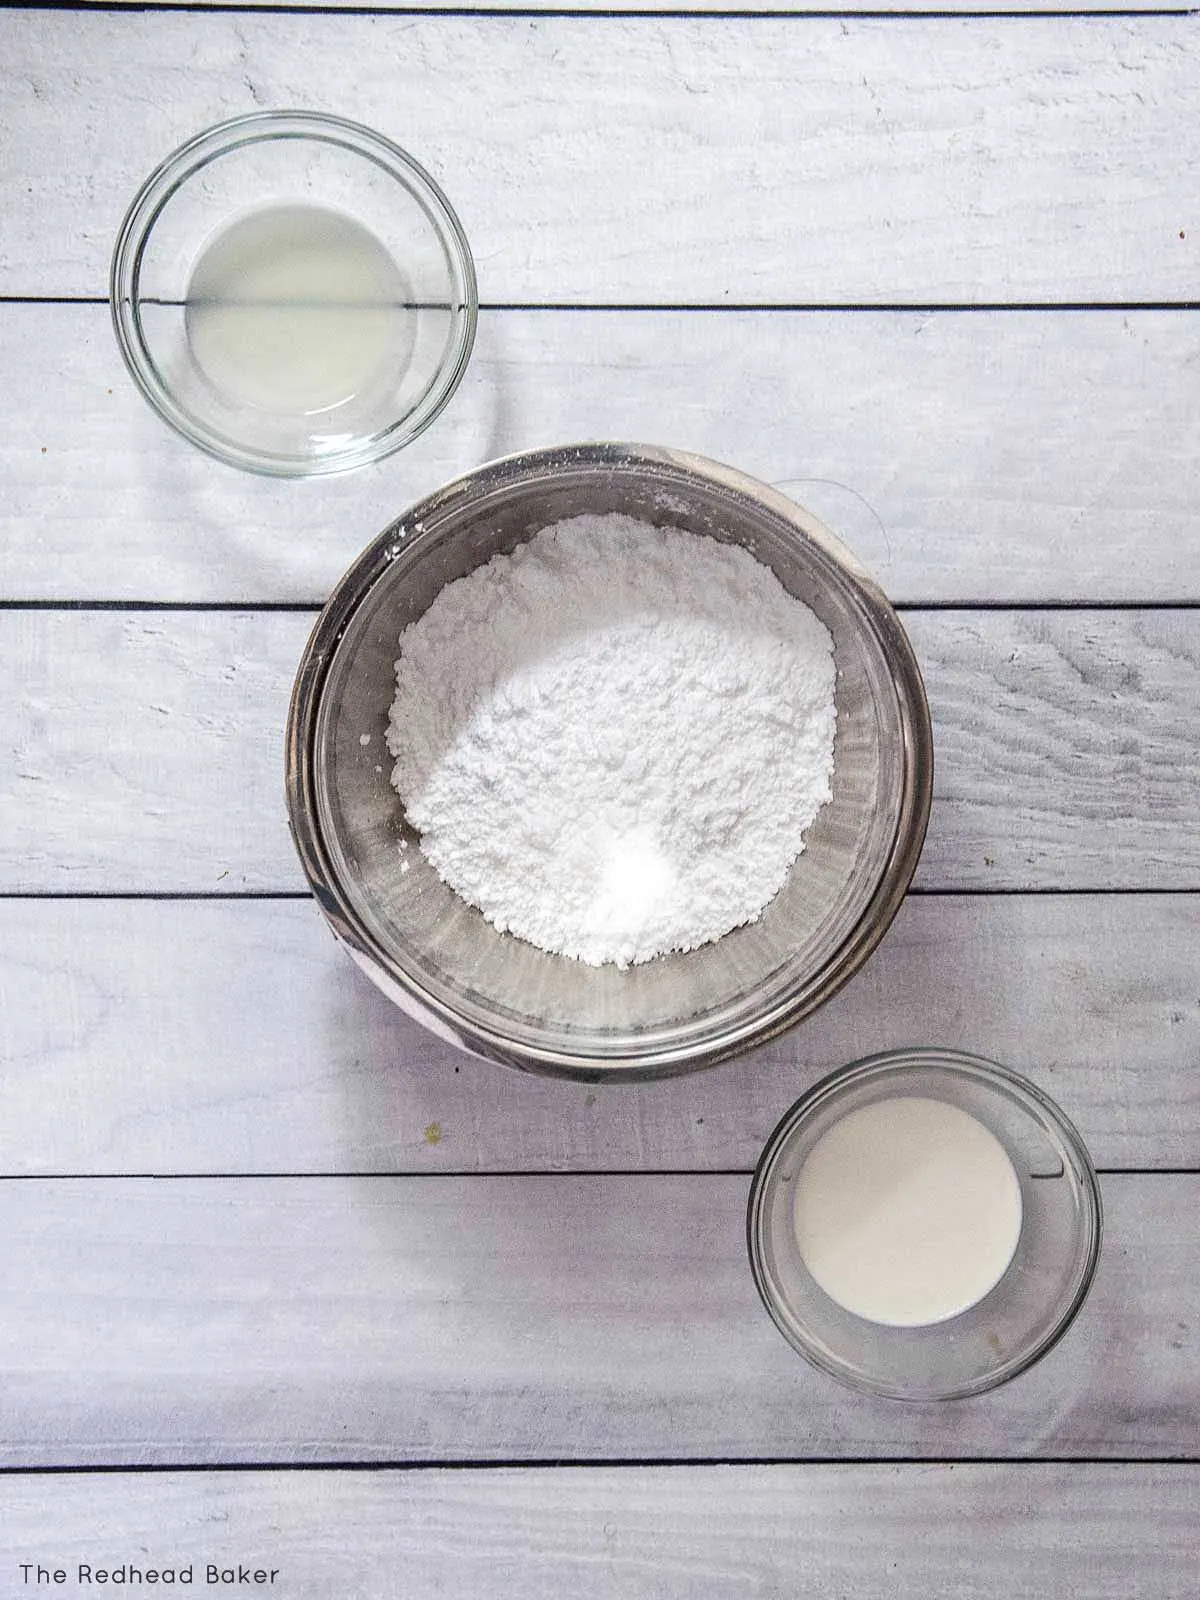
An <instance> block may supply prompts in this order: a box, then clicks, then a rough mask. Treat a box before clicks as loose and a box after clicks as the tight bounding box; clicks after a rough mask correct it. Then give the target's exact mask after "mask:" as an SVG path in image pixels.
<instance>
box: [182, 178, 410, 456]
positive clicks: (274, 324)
mask: <svg viewBox="0 0 1200 1600" xmlns="http://www.w3.org/2000/svg"><path fill="white" fill-rule="evenodd" d="M411 302H412V295H411V293H410V292H409V289H408V285H407V283H406V281H405V279H404V277H403V275H402V274H401V272H400V270H399V268H398V267H397V265H396V263H395V261H394V260H393V259H392V257H391V255H390V254H389V253H388V251H387V250H386V249H385V248H384V246H383V245H382V244H381V243H380V242H379V240H378V239H377V238H376V237H375V236H374V234H372V233H371V232H369V231H368V230H367V229H366V228H364V227H363V226H362V225H361V224H360V223H358V222H355V221H354V220H353V219H352V218H350V217H347V216H343V215H342V214H341V213H339V212H337V211H334V210H331V209H328V208H326V207H324V206H314V205H302V204H288V205H274V206H267V207H263V208H261V209H259V210H256V211H252V212H250V213H248V214H247V215H245V216H243V217H240V218H238V219H237V221H235V222H233V223H231V224H230V225H229V226H228V227H226V228H224V229H223V230H222V231H221V232H220V233H219V234H218V235H217V236H216V237H215V238H214V239H213V240H212V242H211V243H210V244H209V245H208V246H207V247H206V248H205V250H204V251H203V253H202V254H201V256H200V258H199V260H198V261H197V263H196V265H195V268H194V269H193V272H192V275H191V280H190V282H189V285H188V290H187V303H186V307H185V325H186V330H187V340H188V345H189V347H190V350H191V355H192V358H193V360H194V361H195V364H196V366H197V367H198V368H199V370H200V372H201V373H202V374H203V377H204V379H205V380H206V381H207V383H208V384H209V385H210V386H211V387H212V388H213V389H214V390H216V391H217V393H218V394H219V396H220V397H221V399H222V400H223V401H224V402H225V403H227V404H231V405H236V406H246V407H251V408H254V409H257V410H260V411H267V412H273V413H276V414H281V415H290V416H296V417H314V418H325V417H328V418H329V420H330V422H331V423H333V424H334V425H335V426H336V425H339V424H340V422H341V421H342V419H343V418H344V416H345V413H346V412H347V411H348V410H350V411H359V410H361V409H363V408H364V407H365V408H369V407H371V406H373V405H376V404H378V403H379V401H380V400H381V399H383V397H384V396H385V395H386V394H387V392H388V391H389V389H391V388H394V387H395V386H396V385H397V384H398V382H399V381H400V378H401V376H402V374H403V371H404V369H405V367H406V366H407V363H408V359H409V356H410V354H411V349H412V343H413V337H414V328H415V320H416V312H415V308H414V307H413V305H412V303H411Z"/></svg>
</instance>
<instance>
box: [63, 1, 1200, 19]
mask: <svg viewBox="0 0 1200 1600" xmlns="http://www.w3.org/2000/svg"><path fill="white" fill-rule="evenodd" d="M74 3H75V4H76V5H77V6H79V7H80V8H81V9H84V10H86V9H87V8H88V7H89V6H92V5H99V6H104V7H106V8H108V7H113V6H130V7H136V8H137V9H139V10H141V9H144V8H146V7H147V6H170V5H174V4H178V0H74ZM188 3H189V5H191V6H192V7H199V6H212V7H213V9H214V10H221V11H228V10H238V9H239V8H241V7H243V6H255V7H256V8H259V9H270V7H271V5H272V3H275V4H276V5H281V6H282V5H286V6H287V7H288V9H289V10H294V9H296V8H298V7H304V8H305V9H311V10H314V11H341V10H360V11H361V10H363V9H365V8H364V6H363V0H188ZM372 9H373V10H376V11H388V10H391V11H405V12H420V11H447V10H455V11H460V12H472V11H570V12H585V13H586V12H600V13H602V14H603V13H607V12H613V11H623V12H630V11H633V12H650V13H654V12H673V11H681V10H686V11H688V12H689V13H700V14H704V13H707V12H710V11H716V12H722V13H726V14H728V13H735V14H736V13H738V12H755V13H758V12H777V13H780V14H783V15H804V14H807V13H809V12H817V13H819V14H820V13H829V12H831V11H835V12H838V13H839V14H844V15H849V16H853V15H854V14H856V13H857V12H867V13H870V14H878V13H880V12H882V13H887V12H892V13H896V14H900V15H912V14H914V13H925V12H934V13H938V14H943V13H953V14H957V13H960V12H961V13H963V14H965V15H967V16H978V15H980V14H988V13H991V12H1001V13H1006V14H1008V13H1014V14H1024V13H1025V12H1035V13H1045V12H1067V13H1077V12H1088V13H1091V14H1094V15H1104V14H1106V13H1109V12H1141V11H1174V12H1176V13H1178V14H1180V15H1182V14H1184V13H1185V12H1186V11H1187V7H1185V6H1181V5H1174V6H1172V5H1164V4H1160V3H1158V0H1088V3H1087V4H1086V5H1080V4H1078V3H1077V0H903V3H900V0H897V3H895V4H893V5H890V6H887V5H883V4H881V3H880V0H839V3H838V4H837V5H836V6H832V5H830V4H829V3H828V0H689V4H688V5H687V6H686V7H683V6H679V5H677V4H670V3H669V0H621V3H620V4H619V5H614V4H613V3H612V0H570V3H569V4H568V3H566V0H457V4H456V5H454V6H447V5H445V4H444V0H396V3H395V4H390V5H379V6H375V7H373V8H372Z"/></svg>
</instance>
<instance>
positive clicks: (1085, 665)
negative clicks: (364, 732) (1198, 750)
mask: <svg viewBox="0 0 1200 1600" xmlns="http://www.w3.org/2000/svg"><path fill="white" fill-rule="evenodd" d="M311 620H312V619H311V618H310V617H309V616H308V615H306V614H303V613H293V612H248V613H245V612H183V613H179V612H144V613H126V612H108V611H80V612H61V611H48V612H43V611H16V612H13V611H10V612H8V613H6V614H3V615H2V616H0V673H2V675H3V676H4V677H5V678H6V679H7V681H9V682H11V683H15V684H19V685H20V686H21V689H20V693H19V695H15V696H12V697H10V698H9V699H7V700H6V701H5V702H4V703H3V704H2V705H0V744H2V745H3V747H5V748H7V749H10V750H11V751H12V752H13V764H12V778H11V779H10V782H9V784H8V785H7V792H5V791H4V790H0V890H3V891H4V892H13V891H22V892H44V891H52V892H64V891H65V892H80V891H88V892H101V893H105V892H113V891H122V892H123V891H138V890H145V891H160V892H161V891H224V892H229V891H231V890H290V889H296V888H300V887H302V886H303V885H302V879H301V876H300V871H299V866H298V863H297V862H296V860H295V858H294V852H293V849H292V844H291V840H290V837H289V835H288V830H287V827H286V821H285V811H284V801H283V792H282V789H283V785H282V776H281V773H282V748H283V728H284V720H285V716H286V710H287V701H288V696H289V693H290V688H291V681H292V677H293V674H294V671H295V666H296V662H297V660H298V657H299V654H300V650H301V647H302V644H303V641H304V639H305V637H306V636H307V633H308V631H309V627H310V625H311ZM905 621H906V625H907V627H908V629H909V632H910V634H911V636H912V639H913V642H914V645H915V647H916V651H917V655H918V658H919V659H920V661H921V663H922V667H923V670H924V672H925V677H926V682H927V687H928V690H929V698H930V704H931V707H932V711H933V717H934V724H935V726H934V738H935V745H936V749H937V771H936V774H935V790H934V807H933V816H932V819H931V824H930V832H929V838H928V841H927V843H926V847H925V853H924V856H923V858H922V862H921V865H920V867H919V869H918V879H917V881H918V882H919V883H920V884H922V885H924V886H925V887H928V888H941V889H952V890H961V889H970V888H989V889H1014V888H1016V889H1045V888H1049V889H1063V888H1071V889H1114V888H1134V889H1194V888H1195V887H1196V886H1197V884H1200V834H1198V833H1197V830H1196V827H1195V818H1196V803H1197V784H1198V781H1200V780H1198V777H1197V767H1196V763H1195V759H1194V752H1195V746H1196V742H1197V737H1198V730H1197V718H1198V717H1200V611H1195V610H1192V611H1177V610H1167V611H1128V612H1127V611H1115V612H1095V611H1078V612H1076V611H1070V612H1056V611H1050V612H1036V611H1035V612H1021V611H996V612H969V611H946V612H937V611H934V612H910V613H908V614H907V616H906V618H905ZM384 709H385V708H383V707H381V718H382V715H383V712H384ZM381 728H382V722H381Z"/></svg>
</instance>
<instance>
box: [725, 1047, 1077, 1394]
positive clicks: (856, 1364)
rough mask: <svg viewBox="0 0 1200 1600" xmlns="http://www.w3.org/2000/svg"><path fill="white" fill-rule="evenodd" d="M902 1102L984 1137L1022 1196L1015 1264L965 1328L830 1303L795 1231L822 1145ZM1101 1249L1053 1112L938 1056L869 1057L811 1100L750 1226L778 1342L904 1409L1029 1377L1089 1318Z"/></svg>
mask: <svg viewBox="0 0 1200 1600" xmlns="http://www.w3.org/2000/svg"><path fill="white" fill-rule="evenodd" d="M898 1096H904V1097H908V1096H912V1097H917V1098H928V1099H932V1100H940V1101H943V1102H946V1103H948V1104H949V1105H951V1106H955V1107H957V1108H958V1109H959V1110H961V1111H964V1112H966V1113H967V1114H968V1115H969V1116H971V1117H973V1118H975V1120H976V1121H977V1122H980V1123H982V1124H983V1126H984V1128H986V1129H987V1130H988V1131H989V1132H990V1133H991V1134H993V1135H994V1136H995V1138H996V1139H997V1140H999V1142H1000V1145H1001V1146H1002V1148H1003V1150H1004V1152H1005V1154H1006V1155H1007V1156H1008V1158H1009V1160H1010V1161H1011V1162H1012V1165H1013V1168H1014V1170H1015V1172H1016V1175H1017V1181H1018V1183H1019V1185H1020V1191H1021V1221H1020V1234H1019V1236H1018V1239H1017V1246H1016V1251H1015V1253H1014V1255H1013V1257H1012V1260H1011V1261H1010V1262H1009V1265H1008V1268H1007V1270H1006V1271H1005V1272H1004V1274H1003V1276H1002V1277H1000V1279H999V1280H998V1281H997V1282H996V1284H995V1286H994V1288H992V1289H991V1290H990V1291H989V1292H988V1293H987V1294H985V1295H984V1296H983V1298H982V1299H980V1300H977V1301H976V1302H975V1303H974V1304H973V1305H971V1306H969V1307H968V1309H967V1310H965V1311H963V1312H961V1313H960V1314H959V1315H957V1316H954V1317H951V1318H948V1319H946V1320H943V1321H938V1322H931V1323H926V1324H923V1325H918V1326H915V1327H912V1326H909V1327H896V1326H893V1325H890V1324H887V1323H882V1322H876V1321H872V1320H870V1319H868V1318H867V1317H863V1316H858V1315H856V1314H854V1313H853V1312H850V1311H847V1310H846V1309H845V1308H844V1307H843V1306H842V1305H840V1304H839V1303H838V1302H837V1301H836V1300H834V1299H832V1298H831V1297H830V1296H829V1295H828V1294H826V1293H825V1291H824V1290H823V1289H822V1288H821V1287H820V1285H819V1284H818V1283H817V1282H816V1280H815V1278H814V1277H813V1276H812V1274H811V1273H810V1272H809V1270H808V1267H807V1266H806V1264H805V1261H804V1258H803V1256H802V1255H801V1252H800V1246H799V1243H798V1240H797V1233H796V1226H795V1189H796V1180H797V1178H798V1176H799V1174H800V1172H801V1170H802V1168H803V1166H804V1163H805V1161H806V1159H807V1158H808V1156H809V1155H810V1153H811V1152H812V1151H813V1149H814V1148H815V1146H816V1145H817V1143H818V1141H819V1140H820V1139H821V1138H822V1137H823V1136H824V1135H825V1134H826V1133H827V1132H828V1131H829V1129H830V1128H832V1127H833V1126H834V1125H835V1124H836V1123H837V1122H839V1121H840V1120H841V1119H842V1118H843V1117H845V1116H847V1115H848V1114H849V1113H851V1112H853V1111H857V1110H859V1109H860V1108H861V1107H865V1106H869V1105H872V1104H874V1103H876V1102H878V1101H880V1100H886V1099H891V1098H894V1097H898ZM1100 1235H1101V1209H1100V1190H1099V1186H1098V1184H1097V1182H1096V1174H1095V1171H1094V1169H1093V1167H1092V1163H1091V1159H1090V1157H1089V1156H1088V1153H1087V1150H1086V1148H1085V1146H1084V1144H1083V1141H1082V1139H1081V1138H1080V1137H1079V1134H1078V1133H1077V1132H1076V1130H1075V1128H1074V1127H1073V1126H1072V1124H1071V1123H1070V1122H1069V1121H1068V1120H1067V1118H1066V1117H1065V1116H1064V1115H1063V1113H1062V1112H1061V1111H1060V1110H1059V1108H1058V1107H1057V1106H1056V1105H1055V1104H1054V1102H1053V1101H1052V1100H1050V1099H1049V1098H1048V1097H1047V1096H1046V1095H1044V1094H1043V1093H1042V1092H1041V1090H1040V1089H1038V1088H1036V1087H1035V1086H1034V1085H1033V1084H1032V1083H1029V1082H1028V1081H1027V1080H1026V1079H1024V1078H1022V1077H1019V1076H1018V1075H1017V1074H1016V1073H1014V1072H1010V1071H1009V1070H1008V1069H1007V1068H1006V1067H1002V1066H999V1065H997V1063H995V1062H993V1061H986V1060H983V1059H982V1058H980V1057H977V1056H971V1055H965V1054H962V1053H960V1052H958V1051H953V1050H939V1049H932V1048H931V1049H911V1050H896V1051H890V1052H888V1053H886V1054H883V1055H877V1056H871V1057H868V1058H867V1059H865V1060H863V1061H858V1062H855V1063H853V1064H852V1065H850V1066H848V1067H844V1068H842V1069H841V1070H840V1071H838V1072H835V1073H832V1074H831V1075H830V1076H829V1077H827V1078H825V1079H823V1080H822V1082H820V1083H818V1084H817V1085H816V1086H815V1087H814V1088H813V1089H811V1090H809V1092H808V1093H807V1094H806V1095H804V1096H803V1097H802V1098H801V1099H800V1100H798V1101H797V1102H796V1104H795V1105H794V1106H793V1107H792V1108H791V1110H790V1111H789V1112H788V1113H787V1114H786V1116H785V1117H784V1118H783V1120H782V1121H781V1122H780V1124H779V1126H778V1127H777V1128H776V1129H775V1131H774V1133H772V1135H771V1137H770V1139H769V1140H768V1142H767V1145H766V1148H765V1150H764V1151H763V1154H762V1157H761V1159H760V1160H759V1163H758V1167H757V1169H756V1171H755V1174H754V1181H753V1183H752V1185H751V1190H750V1203H749V1209H748V1213H747V1241H748V1246H749V1251H750V1265H751V1270H752V1272H753V1274H754V1281H755V1283H756V1284H757V1286H758V1292H759V1294H760V1295H761V1296H762V1299H763V1303H764V1305H765V1306H766V1308H767V1310H768V1311H769V1312H770V1314H771V1316H772V1317H773V1319H774V1321H775V1323H776V1326H777V1327H778V1328H779V1330H780V1332H781V1333H782V1334H783V1336H784V1337H785V1338H786V1339H787V1340H788V1341H789V1343H791V1344H792V1345H793V1346H794V1347H795V1348H796V1349H797V1350H798V1351H799V1352H800V1354H801V1355H803V1356H806V1357H807V1358H808V1360H809V1361H811V1362H812V1363H813V1364H814V1366H817V1367H820V1368H821V1369H822V1371H824V1372H827V1373H829V1374H830V1375H831V1376H833V1377H835V1378H838V1379H840V1380H841V1381H842V1382H843V1383H846V1384H849V1385H850V1386H851V1387H852V1388H855V1389H862V1390H866V1391H868V1392H870V1393H872V1394H878V1395H885V1396H888V1397H889V1398H892V1399H898V1400H952V1399H958V1398H961V1397H964V1396H966V1395H972V1394H979V1393H981V1392H982V1391H983V1390H986V1389H991V1388H994V1387H995V1386H996V1385H997V1384H1000V1383H1004V1382H1005V1381H1006V1380H1008V1379H1009V1378H1013V1377H1015V1376H1016V1375H1017V1374H1018V1373H1021V1372H1024V1371H1025V1370H1026V1369H1027V1368H1029V1367H1030V1366H1032V1365H1033V1363H1034V1362H1035V1361H1037V1360H1038V1359H1039V1358H1040V1357H1041V1356H1044V1355H1045V1354H1046V1352H1047V1351H1048V1350H1049V1349H1051V1347H1052V1346H1053V1345H1054V1344H1055V1343H1056V1342H1057V1341H1058V1340H1059V1339H1060V1338H1061V1337H1062V1336H1063V1334H1064V1333H1065V1332H1066V1331H1067V1329H1068V1328H1069V1327H1070V1325H1071V1323H1072V1321H1073V1320H1074V1318H1075V1316H1076V1315H1077V1313H1078V1311H1079V1309H1080V1307H1081V1306H1082V1305H1083V1302H1084V1300H1085V1299H1086V1297H1087V1293H1088V1290H1089V1288H1090V1287H1091V1283H1092V1278H1093V1276H1094V1274H1095V1270H1096V1263H1097V1261H1098V1260H1099V1255H1100Z"/></svg>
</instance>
